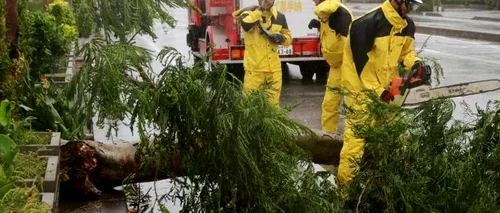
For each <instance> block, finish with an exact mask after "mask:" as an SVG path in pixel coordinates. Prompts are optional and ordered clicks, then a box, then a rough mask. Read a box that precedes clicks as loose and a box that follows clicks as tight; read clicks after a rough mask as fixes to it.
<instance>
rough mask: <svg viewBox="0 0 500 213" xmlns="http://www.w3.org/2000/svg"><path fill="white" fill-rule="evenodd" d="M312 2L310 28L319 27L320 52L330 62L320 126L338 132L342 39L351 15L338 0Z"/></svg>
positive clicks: (343, 39)
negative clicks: (313, 6)
mask: <svg viewBox="0 0 500 213" xmlns="http://www.w3.org/2000/svg"><path fill="white" fill-rule="evenodd" d="M314 3H316V7H315V8H314V14H315V15H316V16H318V19H319V20H317V19H313V20H311V21H310V22H309V29H312V28H318V29H319V31H320V40H321V53H322V54H323V57H324V58H325V60H326V62H327V63H328V64H329V65H330V71H329V74H328V81H327V83H326V86H327V88H326V91H325V97H324V99H323V105H322V114H321V130H322V131H325V132H328V133H337V127H338V123H339V117H340V104H341V102H342V97H343V96H342V94H341V93H340V80H341V71H340V66H341V65H342V54H343V50H344V43H345V42H346V40H347V34H348V33H349V26H350V24H351V21H352V19H353V16H352V13H351V11H349V9H348V8H347V7H346V6H345V5H343V4H342V3H340V0H314Z"/></svg>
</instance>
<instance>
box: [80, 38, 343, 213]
mask: <svg viewBox="0 0 500 213" xmlns="http://www.w3.org/2000/svg"><path fill="white" fill-rule="evenodd" d="M83 51H84V52H85V54H84V56H85V64H84V65H83V69H82V70H81V71H80V72H79V73H78V74H77V75H75V76H74V78H73V79H72V82H71V86H72V88H73V89H74V92H78V91H87V92H88V93H89V94H90V97H88V96H85V95H80V96H78V97H80V98H81V100H82V101H85V102H86V103H87V105H86V106H88V107H89V110H91V109H95V110H98V112H99V120H101V121H103V120H115V119H119V118H121V117H123V116H126V115H130V116H131V123H130V125H131V126H133V125H134V124H137V125H138V128H139V133H140V136H141V138H142V140H143V142H142V144H141V147H140V151H139V153H138V154H137V157H140V158H142V159H143V160H141V161H142V162H146V163H157V165H158V168H159V169H160V170H161V168H165V167H166V166H168V165H169V161H168V160H160V159H170V157H171V156H172V155H173V154H174V153H175V152H180V153H181V156H183V159H182V161H183V163H184V165H186V169H187V177H179V178H177V179H176V181H175V191H173V192H172V194H171V196H172V197H181V198H182V200H183V206H184V209H185V210H186V211H190V212H212V211H219V210H220V209H224V210H227V211H238V212H244V211H248V212H278V211H284V212H291V211H298V212H331V211H333V210H334V203H332V202H331V201H332V200H333V197H335V194H334V193H333V190H332V189H333V186H332V185H331V184H329V182H328V181H320V180H319V177H318V175H317V174H314V173H313V172H312V165H311V163H310V156H309V155H308V154H307V153H305V152H304V151H303V150H301V149H300V148H299V147H297V146H296V145H295V136H297V134H299V133H302V134H314V133H312V132H311V131H310V130H309V129H308V128H307V127H305V126H303V125H302V124H299V123H297V122H295V121H293V120H292V119H290V118H288V116H287V113H288V111H287V110H284V109H280V108H277V107H275V106H274V105H272V104H270V103H269V102H268V101H267V99H266V98H264V95H263V94H262V91H258V92H255V93H251V94H244V93H243V91H242V85H241V82H238V81H237V82H230V81H227V80H226V74H227V71H226V70H225V69H224V68H223V67H221V66H218V67H215V68H214V70H212V71H211V72H207V71H206V70H205V69H203V68H201V67H200V66H195V67H184V66H183V65H182V61H179V60H178V59H177V57H176V55H177V54H178V53H176V52H175V51H174V50H173V49H171V48H167V49H165V50H164V51H162V53H161V54H160V55H159V60H161V62H162V63H163V64H164V65H165V69H164V70H163V71H162V72H161V73H160V74H159V75H153V74H152V73H151V70H150V69H149V66H148V63H149V61H148V59H149V54H148V53H147V52H146V51H145V50H144V49H142V48H139V47H135V46H131V45H124V44H121V43H120V44H115V43H111V44H105V43H104V42H100V41H92V42H90V43H88V44H86V45H85V46H84V47H83ZM110 58H113V60H107V59H110ZM103 70H106V72H103ZM130 71H132V72H131V73H129V72H130ZM126 74H127V75H126ZM137 75H138V76H140V77H141V80H139V79H135V78H134V77H132V76H137ZM147 128H151V129H152V130H154V132H155V134H154V135H148V133H147ZM150 136H151V137H152V138H154V141H153V142H152V143H150V142H149V140H148V139H149V138H150ZM192 153H196V154H192ZM299 166H300V167H302V168H305V169H302V170H304V171H299V169H298V167H299ZM159 172H168V171H165V170H162V171H159ZM317 182H320V183H321V184H317Z"/></svg>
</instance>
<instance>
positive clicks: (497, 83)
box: [402, 79, 500, 107]
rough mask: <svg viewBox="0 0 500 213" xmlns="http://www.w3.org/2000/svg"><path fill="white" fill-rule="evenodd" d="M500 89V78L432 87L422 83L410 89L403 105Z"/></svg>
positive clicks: (413, 104)
mask: <svg viewBox="0 0 500 213" xmlns="http://www.w3.org/2000/svg"><path fill="white" fill-rule="evenodd" d="M498 89H500V80H498V79H491V80H482V81H473V82H466V83H461V84H454V85H449V86H443V87H436V88H431V86H430V85H421V86H418V87H415V88H411V89H409V90H408V93H407V95H406V96H405V97H404V98H403V100H402V102H403V104H402V106H406V107H411V106H418V105H421V104H423V103H425V102H428V101H430V100H432V99H445V98H454V97H463V96H469V95H475V94H480V93H486V92H492V91H495V90H498Z"/></svg>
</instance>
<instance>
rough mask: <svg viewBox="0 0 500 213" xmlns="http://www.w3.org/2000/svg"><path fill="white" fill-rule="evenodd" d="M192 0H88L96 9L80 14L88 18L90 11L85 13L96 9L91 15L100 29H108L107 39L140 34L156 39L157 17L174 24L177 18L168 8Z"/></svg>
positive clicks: (123, 39)
mask: <svg viewBox="0 0 500 213" xmlns="http://www.w3.org/2000/svg"><path fill="white" fill-rule="evenodd" d="M79 1H87V0H79ZM190 2H191V1H189V0H138V1H135V0H123V1H107V0H96V1H87V3H89V4H91V5H90V7H91V8H92V9H93V10H91V11H89V10H80V11H76V12H77V13H79V14H77V15H76V16H77V17H86V16H87V14H81V13H88V12H92V15H90V14H88V16H93V17H94V20H95V23H96V24H97V28H99V29H102V30H104V34H105V38H106V40H111V38H112V37H113V36H114V37H117V38H119V39H120V41H122V42H127V41H128V38H127V36H129V35H136V34H147V35H150V36H151V37H153V38H156V35H155V33H154V30H153V22H154V20H155V19H158V20H160V21H162V22H164V23H167V24H168V25H170V26H171V27H174V25H175V22H176V21H175V19H174V18H173V17H172V16H171V15H170V14H169V13H168V8H174V7H179V6H180V7H188V6H189V5H190ZM78 20H79V21H80V20H81V19H80V18H79V19H78ZM85 25H88V24H85ZM98 36H100V35H98Z"/></svg>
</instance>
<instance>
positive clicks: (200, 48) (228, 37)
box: [186, 0, 329, 83]
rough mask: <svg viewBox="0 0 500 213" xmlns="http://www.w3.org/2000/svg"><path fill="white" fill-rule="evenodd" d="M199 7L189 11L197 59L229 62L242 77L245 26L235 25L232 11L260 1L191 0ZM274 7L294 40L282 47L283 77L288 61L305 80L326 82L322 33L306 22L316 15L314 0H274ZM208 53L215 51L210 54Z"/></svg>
mask: <svg viewBox="0 0 500 213" xmlns="http://www.w3.org/2000/svg"><path fill="white" fill-rule="evenodd" d="M192 3H193V5H195V6H196V7H197V8H199V10H200V11H201V13H200V12H198V11H197V10H194V9H191V10H189V12H188V18H189V33H188V34H187V36H186V41H187V45H188V46H189V47H190V48H191V52H192V53H193V56H194V57H195V60H200V59H203V58H206V59H208V63H210V64H215V63H220V64H226V65H227V66H228V69H229V70H231V72H232V73H233V74H235V75H236V76H238V77H239V78H240V79H242V78H243V57H244V55H245V46H244V38H243V29H242V28H241V27H240V26H239V25H238V24H236V20H234V18H233V17H232V15H231V14H232V12H233V11H235V10H238V9H239V8H243V7H247V6H250V5H256V4H257V0H192ZM275 6H276V8H277V9H278V11H280V12H281V13H283V14H285V16H286V19H287V23H288V27H289V29H290V30H291V32H292V37H293V42H292V45H290V46H289V47H284V46H280V47H279V49H278V54H279V55H280V58H281V62H282V67H283V78H284V80H288V76H289V74H288V66H287V63H289V64H294V65H298V66H299V68H300V73H301V74H302V77H303V80H304V82H311V80H312V76H313V75H314V74H316V82H321V83H324V82H326V77H327V73H328V70H329V67H328V64H327V63H326V62H325V60H324V58H323V57H322V55H321V51H320V50H321V49H320V42H319V33H318V32H317V30H316V29H312V30H311V29H309V28H308V27H307V25H308V24H309V21H310V20H311V19H312V18H315V16H314V13H313V10H314V6H315V5H314V2H313V1H312V0H275ZM208 53H212V55H211V56H210V57H208V55H207V54H208Z"/></svg>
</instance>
